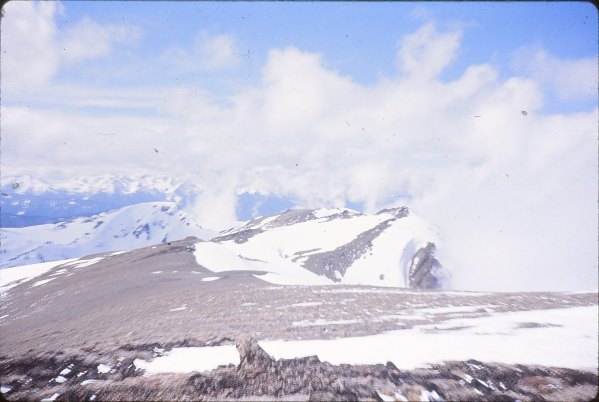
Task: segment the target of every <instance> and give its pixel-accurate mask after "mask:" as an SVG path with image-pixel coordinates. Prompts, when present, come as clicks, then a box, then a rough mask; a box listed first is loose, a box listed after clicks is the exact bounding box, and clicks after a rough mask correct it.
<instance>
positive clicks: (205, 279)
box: [202, 276, 220, 282]
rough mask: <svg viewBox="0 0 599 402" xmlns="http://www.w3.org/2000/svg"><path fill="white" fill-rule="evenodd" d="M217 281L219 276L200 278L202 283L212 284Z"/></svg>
mask: <svg viewBox="0 0 599 402" xmlns="http://www.w3.org/2000/svg"><path fill="white" fill-rule="evenodd" d="M217 279H220V276H207V277H205V278H202V282H212V281H215V280H217Z"/></svg>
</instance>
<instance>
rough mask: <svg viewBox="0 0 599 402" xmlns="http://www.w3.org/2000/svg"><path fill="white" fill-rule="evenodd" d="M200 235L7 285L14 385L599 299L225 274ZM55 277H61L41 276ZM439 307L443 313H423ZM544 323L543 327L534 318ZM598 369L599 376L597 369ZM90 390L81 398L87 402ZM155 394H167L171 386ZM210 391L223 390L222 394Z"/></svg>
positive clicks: (2, 353) (5, 341) (7, 360)
mask: <svg viewBox="0 0 599 402" xmlns="http://www.w3.org/2000/svg"><path fill="white" fill-rule="evenodd" d="M197 241H198V240H197V239H195V238H188V239H185V240H181V241H177V242H172V243H169V244H161V245H158V246H152V247H147V248H143V249H138V250H134V251H131V252H127V253H123V254H119V255H110V254H105V255H98V256H91V257H88V258H87V259H91V258H94V257H105V258H104V259H102V260H101V261H99V262H97V263H95V264H93V265H89V266H82V267H76V264H71V265H61V266H57V267H55V268H53V269H51V270H50V271H48V272H46V273H45V274H43V275H41V276H39V277H37V278H34V279H33V280H30V281H28V282H25V283H22V284H20V285H18V286H15V287H13V288H12V289H10V290H8V291H6V292H5V293H4V294H3V295H2V304H1V306H0V325H1V326H0V367H1V368H2V370H0V371H2V374H0V380H1V381H2V384H3V385H4V384H5V383H10V384H13V385H15V384H21V385H20V386H22V387H25V385H23V384H24V382H23V381H25V382H27V380H26V378H34V379H36V381H34V382H33V384H37V385H35V386H33V385H31V386H32V387H33V388H31V389H30V390H29V391H26V389H27V388H26V387H25V388H22V390H21V391H19V392H25V393H22V394H20V395H21V397H34V396H35V395H38V394H39V395H42V394H43V395H46V394H45V393H44V392H46V393H47V392H49V391H48V390H49V389H54V387H62V388H61V390H62V391H61V392H66V391H65V390H66V388H64V387H63V386H61V385H48V379H50V380H52V378H54V377H56V376H57V375H58V372H60V371H61V370H62V369H63V368H64V367H62V366H64V365H65V364H67V362H75V361H76V362H78V363H77V364H78V365H79V366H80V367H87V366H88V367H90V368H94V367H95V366H97V364H99V363H100V362H108V361H110V362H115V364H117V363H116V362H118V364H117V366H118V367H121V368H119V369H118V370H117V372H113V373H112V374H110V375H108V374H107V375H108V377H106V376H99V375H98V374H97V373H96V374H93V375H92V374H89V373H88V374H85V376H83V377H81V379H77V381H79V382H81V381H83V380H84V379H93V378H100V379H102V378H103V379H104V380H110V381H116V380H122V379H123V378H128V377H131V376H137V375H139V374H140V373H139V372H137V373H134V372H135V371H136V370H135V368H133V372H132V371H131V369H130V368H128V367H125V365H124V363H123V362H124V361H128V362H129V366H130V363H131V362H132V361H133V359H134V358H143V359H146V360H151V359H152V358H153V357H155V356H156V354H155V353H153V352H152V350H153V349H154V348H155V347H161V348H166V349H167V350H168V349H170V348H172V347H176V346H205V345H214V344H233V343H235V341H237V340H239V339H241V338H243V337H245V336H248V335H249V336H253V337H255V338H256V339H258V340H268V339H271V340H272V339H287V340H299V339H332V338H337V337H348V336H352V337H355V336H361V335H371V334H377V333H381V332H383V331H388V330H394V329H405V328H410V327H414V326H418V325H423V324H442V323H443V322H445V321H447V320H450V319H455V318H456V317H462V318H464V317H465V318H468V317H485V316H489V315H490V314H494V313H498V312H506V311H526V310H537V309H555V308H564V307H575V306H596V305H597V294H596V293H482V292H481V293H478V292H451V291H447V292H441V291H414V290H408V289H397V288H377V287H366V286H342V285H331V286H280V285H272V284H270V283H267V282H265V281H262V280H261V279H258V278H259V276H260V274H261V272H248V271H234V270H233V271H227V272H220V273H213V272H210V271H208V270H207V269H205V268H203V267H201V266H198V265H197V263H196V261H195V258H194V255H193V248H194V246H193V245H194V244H195V243H197ZM51 278H55V279H53V280H51V281H49V282H46V283H44V282H41V281H44V280H48V279H51ZM216 278H218V279H216ZM40 283H41V284H40ZM431 308H432V309H435V308H439V309H437V310H435V311H434V312H433V313H429V314H420V315H418V314H415V313H417V312H422V311H423V309H431ZM331 322H335V323H334V325H331ZM537 324H538V325H542V323H534V322H531V323H527V324H526V325H531V326H532V327H534V326H535V325H537ZM415 347H416V346H415ZM119 359H120V360H119ZM27 362H33V363H32V364H29V363H27ZM35 362H37V363H35ZM36 367H37V369H35V368H36ZM115 367H116V366H115ZM335 367H336V366H335ZM36 370H38V371H36ZM39 370H41V371H39ZM330 370H333V371H331V372H336V371H335V370H337V369H335V368H332V369H330ZM93 371H94V370H93V369H92V370H91V372H93ZM36 373H37V374H36ZM44 373H45V374H44ZM215 373H216V372H215ZM90 375H91V377H90ZM214 375H216V374H214ZM235 375H237V374H235ZM331 375H332V374H331ZM335 375H337V374H335ZM592 375H595V377H594V378H596V373H594V374H592ZM167 377H168V378H171V377H172V376H171V377H169V376H168V375H167ZM24 378H25V380H24ZM165 378H166V377H165ZM184 378H188V376H187V377H186V376H184ZM585 378H586V377H585ZM38 380H39V381H38ZM42 380H43V381H42ZM77 381H75V380H73V381H72V384H75V383H77ZM140 381H141V380H140ZM144 381H145V380H144ZM173 381H174V380H173ZM185 381H187V380H185ZM585 381H586V380H585ZM196 382H197V381H196ZM43 384H46V385H43ZM69 384H71V383H69ZM125 384H126V383H123V385H122V386H125ZM136 384H137V385H136V386H138V385H139V384H138V383H136ZM73 386H74V385H73ZM148 386H149V385H148ZM154 386H155V384H154V385H152V387H154ZM44 387H46V388H44ZM150 388H151V387H150ZM192 388H193V387H192ZM229 388H231V387H229ZM233 388H235V387H233ZM233 388H231V389H233ZM15 389H16V388H15ZM44 389H46V391H44ZM152 389H153V388H152ZM429 389H430V387H429ZM129 391H131V390H129ZM129 391H127V392H129ZM196 391H197V390H196ZM213 391H214V390H213ZM250 391H251V390H248V392H245V391H243V390H242V389H241V390H240V389H237V391H235V392H234V394H235V395H236V396H235V397H240V396H241V395H252V394H251V392H253V391H251V392H250ZM304 391H305V390H304ZM12 392H15V391H12ZM27 392H29V393H27ZM72 392H75V391H72ZM123 392H125V391H123ZM131 392H133V391H131ZM135 392H137V391H135ZM135 392H134V393H133V394H132V395H134V396H135V399H145V397H143V395H144V394H143V393H142V394H136V393H135ZM197 392H200V391H197ZM231 392H233V391H231ZM298 392H299V391H298ZM356 392H357V391H356ZM595 392H596V391H595ZM7 395H8V396H10V394H7ZM27 395H28V396H27ZM77 395H78V396H77ZM86 395H87V394H72V396H73V397H75V396H77V398H79V397H84V396H86ZM118 395H120V397H123V395H129V394H127V393H126V392H125V393H124V394H114V395H113V396H114V398H116V399H118V397H119V396H118ZM147 395H148V398H149V399H152V398H154V399H160V395H161V394H160V392H158V393H154V394H152V393H150V394H147ZM150 395H154V396H153V397H150ZM169 395H170V394H169ZM195 395H196V397H197V396H198V395H199V394H195ZM210 395H211V397H212V398H217V399H218V397H219V395H220V396H222V395H221V394H218V392H217V391H214V392H213V393H212V394H210ZM254 395H257V394H254ZM355 395H358V394H355ZM355 395H354V396H355ZM360 395H362V394H360ZM365 395H366V394H365ZM585 395H586V394H585ZM108 396H109V394H106V397H107V398H108ZM179 396H181V395H179ZM231 396H233V394H232V395H231ZM111 398H112V397H111ZM169 398H170V397H169ZM350 399H351V398H350Z"/></svg>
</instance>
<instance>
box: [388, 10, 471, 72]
mask: <svg viewBox="0 0 599 402" xmlns="http://www.w3.org/2000/svg"><path fill="white" fill-rule="evenodd" d="M460 38H461V33H460V32H457V31H454V32H445V33H440V32H438V31H437V28H436V26H435V24H434V23H432V22H429V23H426V24H425V25H423V26H422V27H421V28H420V29H419V30H418V31H416V32H414V33H413V34H410V35H408V36H406V37H405V38H404V39H403V40H402V41H401V44H400V49H399V55H398V64H399V66H400V68H401V69H402V70H403V71H404V72H405V73H407V74H408V75H410V76H411V77H412V78H416V77H419V78H421V79H432V78H435V77H437V76H438V75H439V74H440V73H441V71H443V69H444V68H445V66H446V65H447V64H449V63H450V62H451V61H452V59H453V58H454V56H455V54H456V51H457V50H458V48H459V45H460Z"/></svg>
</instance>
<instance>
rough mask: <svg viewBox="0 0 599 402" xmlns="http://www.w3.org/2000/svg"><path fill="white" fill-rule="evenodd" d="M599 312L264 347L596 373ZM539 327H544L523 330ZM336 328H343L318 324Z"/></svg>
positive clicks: (327, 356) (406, 361)
mask: <svg viewBox="0 0 599 402" xmlns="http://www.w3.org/2000/svg"><path fill="white" fill-rule="evenodd" d="M597 314H598V306H587V307H573V308H565V309H552V310H533V311H521V312H509V313H495V314H494V315H492V316H488V317H479V318H456V319H450V320H447V321H444V322H442V323H440V324H427V325H420V326H416V327H414V328H411V329H406V330H396V331H389V332H385V333H381V334H376V335H369V336H361V337H348V338H337V339H328V340H319V339H315V340H300V341H282V340H263V341H260V342H259V344H260V346H261V347H262V348H264V350H265V351H266V352H267V353H269V354H270V355H271V356H273V357H274V358H276V359H282V358H283V359H290V358H295V357H303V356H311V355H317V356H318V357H319V358H320V360H321V361H327V362H329V363H332V364H336V365H337V364H342V363H347V364H377V363H382V364H384V363H386V362H387V361H392V362H393V363H394V364H395V365H396V366H397V367H398V368H400V369H414V368H418V367H425V366H427V365H429V364H431V363H438V362H443V361H449V360H462V361H463V360H468V359H476V360H481V361H485V362H496V363H511V364H516V363H519V364H531V365H535V364H537V365H546V366H554V367H566V368H573V369H581V370H588V371H596V370H597V357H598V356H597V342H598V336H597V329H598V326H599V322H598V318H597V317H598V315H597ZM533 322H534V323H537V324H539V325H541V326H538V327H530V326H527V325H525V326H524V327H523V326H522V324H527V323H533ZM345 323H346V322H343V324H345ZM298 324H299V326H302V325H306V324H307V325H311V324H312V323H311V322H305V323H304V322H300V323H298ZM328 324H331V325H334V324H341V322H335V321H331V322H326V321H324V320H322V322H318V323H314V325H328ZM134 364H135V366H136V367H137V368H140V369H144V370H145V371H146V374H147V375H151V374H158V373H189V372H193V371H196V372H201V371H207V370H212V369H215V368H217V367H218V366H219V365H227V364H239V353H238V352H237V349H236V348H235V347H234V346H231V345H226V346H214V347H190V348H174V349H173V350H171V351H170V352H167V353H166V354H165V355H164V356H161V357H158V358H156V359H154V360H152V361H151V362H146V361H143V360H140V359H137V360H135V363H134Z"/></svg>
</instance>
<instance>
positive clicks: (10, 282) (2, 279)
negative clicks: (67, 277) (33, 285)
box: [0, 259, 74, 293]
mask: <svg viewBox="0 0 599 402" xmlns="http://www.w3.org/2000/svg"><path fill="white" fill-rule="evenodd" d="M73 260H74V259H69V260H61V261H51V262H42V263H40V264H31V265H22V266H20V267H13V268H4V269H0V293H4V292H6V291H7V290H9V289H11V288H13V287H15V286H17V285H19V284H21V283H23V282H27V281H29V280H31V279H33V278H35V277H38V276H40V275H42V274H44V273H46V272H48V271H49V270H51V269H52V268H54V267H57V266H59V265H62V264H65V263H69V262H71V261H73Z"/></svg>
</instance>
